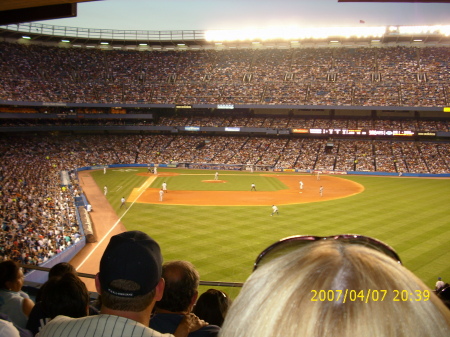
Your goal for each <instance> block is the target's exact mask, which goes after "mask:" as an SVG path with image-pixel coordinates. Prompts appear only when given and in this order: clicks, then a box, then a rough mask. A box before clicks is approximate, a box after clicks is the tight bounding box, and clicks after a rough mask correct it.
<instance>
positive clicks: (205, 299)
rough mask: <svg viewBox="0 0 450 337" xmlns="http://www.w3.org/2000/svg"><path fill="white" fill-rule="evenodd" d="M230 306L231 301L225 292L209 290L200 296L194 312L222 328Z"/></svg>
mask: <svg viewBox="0 0 450 337" xmlns="http://www.w3.org/2000/svg"><path fill="white" fill-rule="evenodd" d="M230 305H231V300H230V298H229V297H228V295H227V294H225V293H224V292H223V291H220V290H217V289H208V290H207V291H206V292H204V293H203V294H201V295H200V296H199V298H198V300H197V303H196V304H195V307H194V310H193V312H194V314H196V315H197V316H198V317H200V318H201V319H203V320H205V321H206V322H208V323H209V324H213V325H218V326H222V324H223V320H224V319H225V316H226V314H227V311H228V308H229V306H230Z"/></svg>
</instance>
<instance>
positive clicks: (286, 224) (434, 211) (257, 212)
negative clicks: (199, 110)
mask: <svg viewBox="0 0 450 337" xmlns="http://www.w3.org/2000/svg"><path fill="white" fill-rule="evenodd" d="M158 171H159V173H163V172H178V173H182V174H183V175H182V176H168V177H157V178H156V180H155V181H154V183H153V185H152V186H153V187H158V188H159V187H160V186H161V184H162V182H163V181H166V182H167V184H168V186H169V191H170V190H199V191H202V190H236V191H241V190H249V189H250V185H251V183H253V182H254V183H255V184H256V186H257V189H258V190H265V191H275V190H278V189H284V188H286V186H284V184H283V183H281V182H280V181H279V180H278V179H276V178H275V177H273V178H272V177H263V176H260V175H259V174H260V172H255V173H253V174H251V173H247V172H232V171H220V175H219V179H221V180H226V181H227V183H217V184H205V183H201V181H202V180H205V179H209V180H212V179H214V172H215V171H206V170H175V169H162V168H160V169H159V170H158ZM138 172H146V170H144V169H141V168H133V169H132V170H130V169H122V170H121V169H116V170H115V169H109V170H108V173H107V174H105V175H104V174H103V171H94V172H92V174H93V176H94V178H95V179H96V181H97V183H98V185H99V186H100V188H102V187H103V186H104V185H107V186H108V190H109V191H108V195H107V198H108V200H109V202H110V203H111V205H112V206H113V207H114V208H115V210H116V212H117V214H118V215H119V217H120V216H122V215H123V217H122V219H121V221H122V223H123V224H124V225H125V226H126V228H127V229H128V230H136V229H137V230H141V231H144V232H146V233H148V234H149V235H150V236H152V237H153V238H154V239H156V240H157V241H158V242H159V243H160V245H161V248H162V252H163V256H164V259H165V261H169V260H174V259H182V260H189V261H191V262H192V263H193V264H194V265H195V266H196V267H197V269H198V270H199V272H200V275H201V279H202V280H203V281H225V282H244V281H245V280H246V278H247V277H248V276H249V275H250V273H251V270H252V265H253V262H254V260H255V258H256V256H257V255H258V254H259V253H260V252H261V251H262V250H263V249H264V248H266V247H267V246H269V245H270V244H272V243H274V242H275V241H277V240H279V239H281V238H283V237H286V236H291V235H297V234H308V235H322V236H325V235H333V234H342V233H354V234H362V235H367V236H372V237H375V238H377V239H380V240H382V241H384V242H386V243H387V244H389V245H390V246H392V247H393V248H394V249H395V250H396V251H397V252H398V254H399V255H400V257H401V259H402V261H403V264H404V265H405V266H406V267H407V268H408V269H410V270H411V271H412V272H413V273H415V274H416V275H417V276H418V277H419V278H421V279H422V280H423V281H424V282H425V283H426V284H427V285H428V286H429V287H431V288H432V289H433V288H434V284H435V282H436V279H437V277H438V276H440V277H442V278H443V279H444V280H445V281H446V282H449V281H450V266H449V261H450V179H425V178H406V177H402V178H398V177H378V176H339V177H340V178H343V179H348V180H352V181H355V182H357V183H359V184H361V185H363V186H364V188H365V190H364V191H363V192H362V193H360V194H357V195H353V196H350V197H346V198H341V199H336V200H330V201H322V202H311V203H303V204H296V205H285V206H284V205H279V210H280V215H279V216H273V217H271V216H270V213H271V207H270V206H240V207H235V206H179V205H164V204H141V203H133V204H131V205H129V206H130V207H129V208H128V210H127V211H124V210H123V209H122V210H120V209H119V206H120V198H121V197H122V196H125V198H127V197H128V195H129V194H130V193H131V191H132V189H133V188H135V187H139V186H140V185H142V184H143V183H144V182H145V180H146V179H147V178H148V177H145V176H138V175H136V173H138ZM184 174H188V175H186V176H185V175H184ZM277 174H280V173H277ZM286 174H289V173H286ZM169 193H170V192H169ZM224 290H225V291H226V292H228V293H229V294H230V295H231V296H233V295H235V294H236V293H237V292H238V291H239V290H238V289H230V288H228V289H224Z"/></svg>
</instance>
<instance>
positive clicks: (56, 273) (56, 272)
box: [36, 262, 77, 303]
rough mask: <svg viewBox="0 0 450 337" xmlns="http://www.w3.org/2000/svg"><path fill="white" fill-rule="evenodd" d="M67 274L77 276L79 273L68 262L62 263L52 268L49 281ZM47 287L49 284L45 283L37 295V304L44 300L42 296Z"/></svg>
mask: <svg viewBox="0 0 450 337" xmlns="http://www.w3.org/2000/svg"><path fill="white" fill-rule="evenodd" d="M67 273H72V274H76V273H77V271H76V269H75V267H74V266H72V265H71V264H70V263H68V262H60V263H57V264H55V265H54V266H53V267H51V268H50V270H49V272H48V280H51V279H53V278H58V277H61V276H63V275H65V274H67ZM46 286H47V282H46V283H44V284H43V285H42V286H41V287H40V288H39V291H38V293H37V295H36V303H37V302H40V301H41V300H42V294H43V292H44V291H45V287H46Z"/></svg>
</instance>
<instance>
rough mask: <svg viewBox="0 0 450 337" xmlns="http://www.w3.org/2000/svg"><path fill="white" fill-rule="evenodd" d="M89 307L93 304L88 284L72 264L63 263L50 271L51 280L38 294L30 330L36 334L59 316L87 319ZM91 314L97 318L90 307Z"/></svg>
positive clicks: (32, 311) (49, 279) (29, 326)
mask: <svg viewBox="0 0 450 337" xmlns="http://www.w3.org/2000/svg"><path fill="white" fill-rule="evenodd" d="M67 274H71V275H73V276H66V275H67ZM86 298H87V299H86ZM86 305H89V294H88V293H87V289H86V286H85V284H84V283H83V282H82V281H81V280H80V279H79V278H78V276H77V272H76V270H75V268H74V267H73V266H72V265H71V264H70V263H67V262H60V263H58V264H56V265H54V266H53V267H52V268H51V269H50V271H49V273H48V281H47V282H45V283H44V284H43V285H42V286H41V287H40V289H39V291H38V294H37V295H36V305H35V306H34V307H33V309H32V310H31V313H30V316H29V318H28V322H27V329H28V330H30V331H31V332H32V333H33V334H34V335H35V334H37V333H38V332H39V330H40V329H41V328H42V327H43V326H44V325H45V324H46V323H47V322H48V321H50V319H53V318H55V317H56V316H57V315H66V316H69V317H73V318H76V317H83V316H86V308H85V307H86ZM88 313H89V314H91V315H93V314H97V313H98V312H96V310H94V309H93V308H91V307H89V312H88Z"/></svg>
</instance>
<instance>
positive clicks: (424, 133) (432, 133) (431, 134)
mask: <svg viewBox="0 0 450 337" xmlns="http://www.w3.org/2000/svg"><path fill="white" fill-rule="evenodd" d="M417 135H418V136H433V137H435V136H436V132H417Z"/></svg>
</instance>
